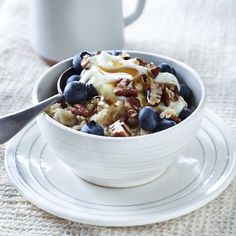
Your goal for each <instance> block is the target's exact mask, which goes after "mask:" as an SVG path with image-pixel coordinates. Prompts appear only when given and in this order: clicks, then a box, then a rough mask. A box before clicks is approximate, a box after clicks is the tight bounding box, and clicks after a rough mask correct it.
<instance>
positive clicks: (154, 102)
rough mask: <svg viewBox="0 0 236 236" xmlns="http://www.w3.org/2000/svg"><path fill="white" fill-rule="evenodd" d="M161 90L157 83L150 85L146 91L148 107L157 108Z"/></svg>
mask: <svg viewBox="0 0 236 236" xmlns="http://www.w3.org/2000/svg"><path fill="white" fill-rule="evenodd" d="M161 97H162V89H161V86H160V85H159V84H158V83H152V84H151V88H150V90H148V91H147V102H148V105H150V106H158V105H159V104H160V102H161Z"/></svg>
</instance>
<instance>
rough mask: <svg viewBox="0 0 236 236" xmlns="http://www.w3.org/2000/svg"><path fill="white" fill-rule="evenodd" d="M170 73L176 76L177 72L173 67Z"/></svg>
mask: <svg viewBox="0 0 236 236" xmlns="http://www.w3.org/2000/svg"><path fill="white" fill-rule="evenodd" d="M170 73H171V74H172V75H174V76H176V71H175V69H174V68H173V67H171V69H170Z"/></svg>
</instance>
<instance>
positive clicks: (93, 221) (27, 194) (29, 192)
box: [5, 109, 236, 227]
mask: <svg viewBox="0 0 236 236" xmlns="http://www.w3.org/2000/svg"><path fill="white" fill-rule="evenodd" d="M204 116H206V117H209V116H210V117H211V119H213V120H214V121H215V123H218V124H219V123H220V124H221V126H222V125H223V127H224V134H225V137H226V141H227V143H228V144H229V147H230V150H231V152H232V150H233V156H231V155H230V156H231V158H233V164H232V166H231V167H230V168H229V169H228V173H227V172H226V173H227V174H226V175H224V176H223V177H224V179H223V181H222V183H221V184H220V185H219V186H218V187H217V188H216V189H215V190H214V191H213V192H211V193H210V194H208V195H207V196H205V197H204V198H201V197H198V198H199V199H198V201H197V202H194V203H193V204H192V205H187V206H184V205H182V206H177V210H176V211H173V212H168V214H166V215H163V216H158V219H157V218H156V217H155V213H154V214H152V215H150V213H148V214H146V215H147V216H148V217H145V216H144V217H140V216H138V218H135V217H134V219H135V220H130V221H129V222H127V221H122V220H121V218H122V217H120V218H119V221H117V219H116V218H115V217H114V218H112V217H110V219H109V220H107V219H106V220H104V218H101V219H100V217H99V216H98V215H90V214H85V213H84V212H82V214H81V215H79V214H77V215H76V216H73V215H70V214H67V213H66V212H65V208H63V207H61V206H59V205H54V207H52V206H53V205H52V204H51V203H50V201H49V200H48V199H45V198H43V197H38V198H36V197H35V193H36V194H37V192H35V191H34V190H33V189H31V187H30V186H28V185H27V184H25V183H24V181H22V179H21V178H16V177H17V176H15V174H14V173H11V170H10V169H11V167H10V166H9V165H8V163H9V160H8V159H9V158H11V157H12V155H14V154H15V147H16V146H17V144H18V143H19V139H20V138H21V137H22V136H24V135H25V133H20V134H19V135H17V136H16V137H14V138H13V139H12V140H10V141H9V142H8V143H7V147H6V151H5V169H6V172H7V174H8V177H9V179H10V181H11V183H12V184H13V186H14V187H15V188H16V189H17V190H18V191H19V192H20V193H21V194H22V195H23V196H24V198H25V199H27V200H28V201H30V202H31V203H32V204H33V205H35V206H36V207H38V208H39V209H42V210H44V211H46V212H48V213H50V214H52V215H54V216H57V217H60V218H63V219H67V220H72V221H74V222H79V223H84V224H89V225H97V226H113V227H121V226H122V227H127V226H138V225H147V224H153V223H158V222H162V221H166V220H170V219H174V218H177V217H180V216H183V215H186V214H188V213H190V212H193V211H195V210H197V209H199V208H201V207H203V206H204V205H206V204H207V203H209V202H210V201H212V200H214V199H215V198H216V197H217V196H218V195H219V194H220V193H222V192H223V191H224V190H225V189H226V188H227V187H228V186H229V184H230V183H231V181H232V180H233V178H234V176H235V175H236V161H235V159H236V149H235V146H236V145H234V144H236V142H235V138H234V136H233V134H232V132H231V131H230V130H229V128H228V127H227V125H226V124H225V123H224V121H223V120H222V119H221V118H219V117H218V116H217V115H216V114H215V113H214V112H212V111H211V110H209V109H206V111H205V113H204ZM32 123H33V124H32ZM32 123H31V128H32V127H33V126H34V125H35V123H34V122H32ZM28 127H29V126H28ZM229 141H230V143H229ZM233 147H234V148H233ZM221 179H222V177H221V178H220V179H219V180H218V181H217V182H216V183H214V184H213V185H211V186H210V187H212V186H214V185H216V184H217V183H219V181H220V180H221ZM208 188H209V187H208ZM205 191H206V190H204V192H205ZM194 199H196V198H194ZM189 201H190V202H191V201H193V199H191V200H189ZM52 203H53V202H52ZM55 206H56V207H55ZM54 208H55V209H54ZM107 218H108V217H107Z"/></svg>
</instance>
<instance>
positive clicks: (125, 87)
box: [114, 78, 138, 97]
mask: <svg viewBox="0 0 236 236" xmlns="http://www.w3.org/2000/svg"><path fill="white" fill-rule="evenodd" d="M115 86H116V87H115V89H114V93H115V95H117V96H125V97H137V96H138V91H137V90H136V89H134V88H133V87H134V84H133V80H129V79H127V78H122V79H120V80H118V81H117V82H116V84H115Z"/></svg>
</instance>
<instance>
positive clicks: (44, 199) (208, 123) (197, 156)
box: [5, 110, 236, 226]
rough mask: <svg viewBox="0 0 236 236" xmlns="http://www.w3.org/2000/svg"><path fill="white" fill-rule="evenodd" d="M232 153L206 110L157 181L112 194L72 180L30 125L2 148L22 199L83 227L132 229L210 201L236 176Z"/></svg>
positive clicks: (230, 139) (226, 134) (225, 130)
mask: <svg viewBox="0 0 236 236" xmlns="http://www.w3.org/2000/svg"><path fill="white" fill-rule="evenodd" d="M235 147H236V146H235V142H234V138H233V136H232V134H231V133H230V132H229V130H228V128H227V127H226V126H225V124H224V123H223V122H222V121H221V120H220V119H219V118H218V117H217V116H216V115H215V114H214V113H213V112H211V111H209V110H207V111H206V113H205V116H204V120H203V123H202V127H201V130H200V131H199V133H198V135H197V137H196V138H195V140H194V141H193V142H192V143H191V145H189V147H188V149H187V150H186V152H185V153H184V155H182V156H181V157H180V158H179V159H178V161H177V162H176V163H174V164H173V165H172V166H171V167H170V168H169V169H168V170H167V171H166V172H165V173H164V174H163V175H162V176H160V177H159V178H158V179H156V180H155V181H153V182H151V183H149V184H146V185H142V186H139V187H135V188H126V189H112V188H104V187H99V186H95V185H92V184H90V183H87V182H85V181H83V180H82V179H80V178H79V177H77V176H76V175H74V174H73V173H72V172H71V171H70V169H69V168H68V167H67V166H65V165H64V164H63V163H62V162H61V161H60V160H58V159H57V157H56V156H54V155H53V153H51V152H50V151H49V150H48V146H47V144H46V143H45V142H44V141H43V139H42V136H41V134H40V132H39V130H38V127H37V125H36V123H31V124H30V125H29V126H28V127H26V128H25V129H24V130H23V131H22V132H20V133H19V134H18V135H17V136H16V137H15V138H14V139H13V140H12V141H11V142H10V143H9V144H8V147H7V150H6V155H5V164H6V170H7V173H8V175H9V177H10V179H11V181H12V183H13V184H14V185H15V186H16V188H17V189H18V190H19V191H20V192H21V193H22V195H23V196H24V197H25V198H26V199H28V200H29V201H30V202H32V203H33V204H35V205H36V206H38V207H39V208H41V209H43V210H45V211H47V212H49V213H51V214H54V215H56V216H59V217H61V218H65V219H69V220H73V221H78V222H81V223H86V224H93V225H103V226H134V225H143V224H150V223H155V222H160V221H164V220H169V219H173V218H175V217H178V216H182V215H184V214H187V213H189V212H191V211H194V210H196V209H198V208H200V207H201V206H203V205H205V204H207V203H208V202H210V201H211V200H213V199H214V198H216V197H217V196H218V195H219V194H220V193H221V192H222V191H223V190H224V189H225V188H226V187H227V186H228V185H229V183H230V182H231V180H232V179H233V177H234V175H235V173H236V164H235V159H236V155H235V153H236V152H235V150H236V149H235ZM91 151H92V150H91ZM85 158H86V157H85Z"/></svg>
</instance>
